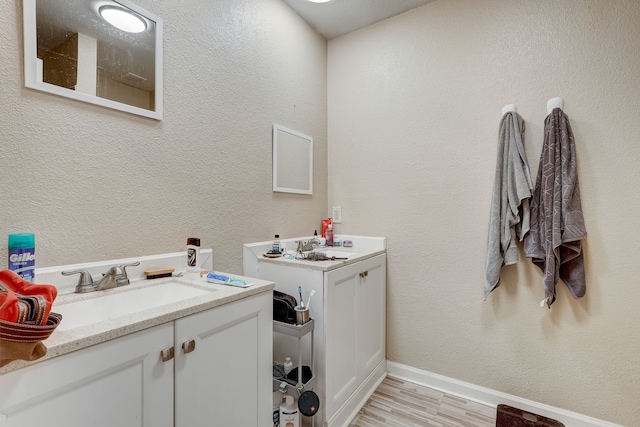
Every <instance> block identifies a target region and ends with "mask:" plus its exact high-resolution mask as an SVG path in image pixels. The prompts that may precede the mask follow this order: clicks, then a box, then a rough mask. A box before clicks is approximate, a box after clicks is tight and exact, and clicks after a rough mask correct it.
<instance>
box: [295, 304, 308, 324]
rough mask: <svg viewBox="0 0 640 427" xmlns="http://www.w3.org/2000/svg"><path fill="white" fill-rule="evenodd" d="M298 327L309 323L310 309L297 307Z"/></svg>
mask: <svg viewBox="0 0 640 427" xmlns="http://www.w3.org/2000/svg"><path fill="white" fill-rule="evenodd" d="M295 309H296V325H304V324H305V323H307V322H308V321H309V308H308V307H304V308H302V307H300V306H299V305H298V306H296V308H295Z"/></svg>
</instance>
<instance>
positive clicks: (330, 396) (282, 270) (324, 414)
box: [243, 238, 386, 427]
mask: <svg viewBox="0 0 640 427" xmlns="http://www.w3.org/2000/svg"><path fill="white" fill-rule="evenodd" d="M356 239H357V238H353V241H354V247H353V248H344V249H343V251H345V252H347V253H348V252H349V251H351V252H350V253H351V254H354V253H355V254H356V255H350V257H351V259H349V260H347V261H346V262H338V261H319V262H312V261H300V260H294V259H291V260H287V259H283V258H280V259H278V258H276V259H270V258H266V257H263V256H261V254H262V253H263V252H266V251H267V250H268V248H269V246H268V245H267V243H268V242H261V243H256V244H247V245H245V247H244V259H243V264H244V274H245V275H247V276H252V277H258V278H261V279H263V280H268V281H272V282H274V283H275V289H276V290H278V291H281V292H285V293H287V294H289V295H291V296H294V297H295V298H296V299H297V300H299V294H298V286H299V285H300V286H302V289H303V298H305V302H306V299H307V298H308V296H309V293H310V292H311V291H312V290H315V294H314V296H313V297H312V299H311V307H310V315H311V317H312V318H313V319H314V320H315V330H314V343H313V344H314V345H313V348H314V355H313V356H314V357H313V361H314V366H315V370H314V377H315V378H316V379H317V381H316V382H315V387H314V391H315V392H316V393H317V394H318V396H319V397H320V410H319V411H318V413H317V414H316V415H315V417H314V421H315V424H314V425H315V426H322V427H325V426H328V427H342V426H345V425H348V423H349V421H350V420H351V419H352V418H353V416H355V415H356V414H357V412H358V410H359V409H360V408H361V407H362V405H363V404H364V403H365V402H366V400H367V398H368V397H369V396H370V394H371V393H372V392H373V391H374V390H375V388H376V387H377V385H378V384H379V383H380V381H382V379H383V378H384V376H385V375H386V351H385V346H386V253H385V248H386V239H384V238H368V239H369V240H368V243H370V245H369V246H362V245H359V244H358V241H357V240H356ZM374 239H379V242H380V243H379V246H376V244H377V241H375V240H374ZM283 242H284V241H283ZM371 242H372V243H371ZM287 243H288V244H289V245H291V243H289V242H287ZM362 247H364V248H368V249H361V248H362ZM332 250H334V251H335V250H337V249H332ZM320 251H321V250H320ZM310 339H311V338H310V336H305V337H302V346H303V347H302V348H304V349H309V348H311V346H310V345H309V344H310ZM297 344H298V342H297V339H294V338H291V337H286V336H283V335H282V334H274V348H273V355H274V361H276V362H279V363H282V362H283V361H284V359H285V357H288V356H289V357H293V358H294V359H295V357H296V356H297V354H298V353H297ZM310 361H311V355H310V353H309V352H308V351H306V352H303V361H302V362H303V364H305V365H310ZM293 362H294V365H297V364H298V362H299V361H298V360H294V361H293ZM302 418H303V425H305V426H311V425H312V424H311V422H310V421H311V419H309V418H305V417H302Z"/></svg>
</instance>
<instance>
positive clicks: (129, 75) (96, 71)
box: [23, 0, 163, 120]
mask: <svg viewBox="0 0 640 427" xmlns="http://www.w3.org/2000/svg"><path fill="white" fill-rule="evenodd" d="M23 8H24V73H25V86H26V87H28V88H31V89H36V90H39V91H43V92H47V93H50V94H54V95H58V96H63V97H66V98H71V99H75V100H78V101H83V102H88V103H91V104H96V105H100V106H103V107H107V108H113V109H116V110H120V111H125V112H128V113H132V114H138V115H141V116H145V117H149V118H153V119H156V120H162V28H163V24H162V19H161V18H159V17H157V16H155V15H154V14H152V13H151V12H149V11H147V10H145V9H143V8H141V7H139V6H137V5H135V4H134V3H132V2H130V1H128V0H117V1H113V0H24V2H23Z"/></svg>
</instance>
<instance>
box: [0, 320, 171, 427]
mask: <svg viewBox="0 0 640 427" xmlns="http://www.w3.org/2000/svg"><path fill="white" fill-rule="evenodd" d="M172 346H173V324H171V323H167V324H164V325H160V326H156V327H154V328H151V329H147V330H144V331H141V332H137V333H135V334H131V335H127V336H124V337H121V338H118V339H115V340H112V341H107V342H105V343H102V344H98V345H95V346H92V347H88V348H86V349H83V350H79V351H75V352H72V353H69V354H66V355H63V356H60V357H56V358H53V359H50V360H46V361H44V362H42V363H36V364H34V365H32V366H28V367H25V368H22V369H18V370H16V371H12V372H9V373H7V374H4V375H2V376H1V377H0V426H2V427H25V426H45V425H48V426H65V427H86V426H95V427H112V426H145V427H165V426H167V427H169V426H172V425H173V361H169V362H167V363H163V362H162V361H161V360H160V351H161V349H163V348H167V347H172Z"/></svg>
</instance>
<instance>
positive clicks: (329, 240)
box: [326, 224, 333, 246]
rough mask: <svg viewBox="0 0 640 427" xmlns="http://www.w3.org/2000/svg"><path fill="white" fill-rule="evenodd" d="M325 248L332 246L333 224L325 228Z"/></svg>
mask: <svg viewBox="0 0 640 427" xmlns="http://www.w3.org/2000/svg"><path fill="white" fill-rule="evenodd" d="M326 235H327V246H333V224H329V225H328V226H327V232H326Z"/></svg>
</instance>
